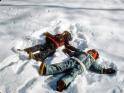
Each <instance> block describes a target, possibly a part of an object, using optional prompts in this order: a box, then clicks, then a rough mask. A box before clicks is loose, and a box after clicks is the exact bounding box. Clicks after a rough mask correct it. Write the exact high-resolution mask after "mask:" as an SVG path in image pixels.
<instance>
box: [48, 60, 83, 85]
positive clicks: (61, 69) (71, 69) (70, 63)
mask: <svg viewBox="0 0 124 93" xmlns="http://www.w3.org/2000/svg"><path fill="white" fill-rule="evenodd" d="M83 71H84V70H83V68H82V66H81V65H80V64H79V63H78V62H76V60H74V59H72V58H70V59H69V60H67V61H65V62H61V63H57V64H51V65H46V75H56V74H60V73H64V75H63V76H62V77H61V78H60V79H59V80H62V81H64V83H65V85H66V87H67V86H68V85H70V83H71V82H72V81H73V80H74V79H75V78H76V76H77V75H79V74H81V73H83Z"/></svg>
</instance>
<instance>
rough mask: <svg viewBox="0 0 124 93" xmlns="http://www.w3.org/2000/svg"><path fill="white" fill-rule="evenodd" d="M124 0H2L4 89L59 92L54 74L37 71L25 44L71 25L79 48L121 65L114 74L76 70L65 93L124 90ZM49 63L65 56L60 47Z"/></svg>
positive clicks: (5, 92) (2, 92) (8, 92)
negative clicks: (85, 72)
mask: <svg viewBox="0 0 124 93" xmlns="http://www.w3.org/2000/svg"><path fill="white" fill-rule="evenodd" d="M123 15H124V2H123V0H1V2H0V50H1V51H0V93H58V92H57V91H55V85H56V80H57V79H58V78H56V77H52V76H39V75H38V72H37V69H38V67H39V65H40V63H36V61H34V60H28V59H27V54H26V53H24V52H21V53H15V52H16V51H15V49H17V48H22V49H23V48H26V47H29V46H33V45H35V44H38V43H44V42H45V41H44V38H45V37H44V36H42V33H43V32H46V31H48V32H50V33H52V34H56V33H60V32H63V31H64V30H68V31H70V32H71V34H72V36H73V41H72V42H70V43H71V44H72V45H74V46H75V47H78V48H80V49H89V48H94V49H97V50H98V51H99V52H100V59H99V60H98V61H99V63H100V64H103V66H105V67H109V66H110V67H113V65H112V63H114V64H115V65H114V66H115V68H117V70H118V73H117V74H116V75H115V76H109V75H108V76H107V75H98V74H95V73H91V72H88V73H87V74H85V75H81V76H78V77H77V78H76V79H75V81H74V82H73V83H72V84H71V86H70V87H69V88H68V89H67V90H65V91H63V93H124V69H123V68H124V48H123V47H124V37H123V36H124V31H123V29H124V16H123ZM53 57H54V58H52V57H50V58H48V59H47V63H48V64H52V63H57V62H62V61H63V60H64V59H66V58H67V56H66V55H64V53H62V51H61V48H60V49H58V50H57V52H56V53H55V55H54V56H53Z"/></svg>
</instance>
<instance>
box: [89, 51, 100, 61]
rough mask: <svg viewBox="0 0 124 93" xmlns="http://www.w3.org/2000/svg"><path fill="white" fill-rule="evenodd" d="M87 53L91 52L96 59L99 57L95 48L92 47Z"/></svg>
mask: <svg viewBox="0 0 124 93" xmlns="http://www.w3.org/2000/svg"><path fill="white" fill-rule="evenodd" d="M87 53H88V54H90V55H91V56H92V57H93V58H94V59H95V60H97V59H98V58H99V53H98V51H96V50H95V49H90V50H88V51H87Z"/></svg>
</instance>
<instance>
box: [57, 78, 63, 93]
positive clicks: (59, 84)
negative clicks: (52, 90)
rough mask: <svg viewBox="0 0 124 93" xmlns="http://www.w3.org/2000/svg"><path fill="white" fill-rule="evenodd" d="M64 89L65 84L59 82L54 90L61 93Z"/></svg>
mask: <svg viewBox="0 0 124 93" xmlns="http://www.w3.org/2000/svg"><path fill="white" fill-rule="evenodd" d="M64 89H65V82H64V81H62V80H59V81H58V82H57V88H56V90H57V91H59V92H62V91H63V90H64Z"/></svg>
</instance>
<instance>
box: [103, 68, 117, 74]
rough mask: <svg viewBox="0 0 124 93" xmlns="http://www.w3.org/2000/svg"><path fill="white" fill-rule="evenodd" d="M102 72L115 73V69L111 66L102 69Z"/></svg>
mask: <svg viewBox="0 0 124 93" xmlns="http://www.w3.org/2000/svg"><path fill="white" fill-rule="evenodd" d="M103 74H116V70H115V69H113V68H108V69H103Z"/></svg>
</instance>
